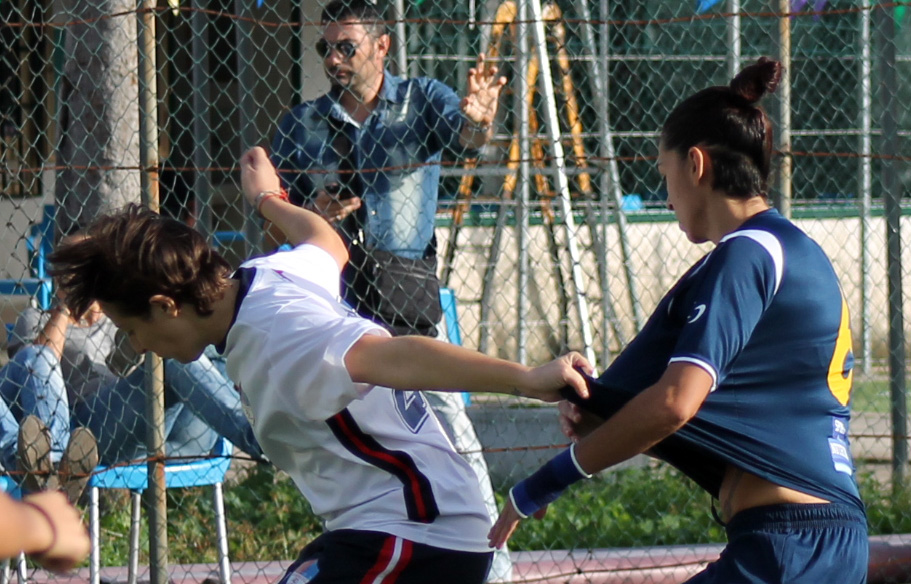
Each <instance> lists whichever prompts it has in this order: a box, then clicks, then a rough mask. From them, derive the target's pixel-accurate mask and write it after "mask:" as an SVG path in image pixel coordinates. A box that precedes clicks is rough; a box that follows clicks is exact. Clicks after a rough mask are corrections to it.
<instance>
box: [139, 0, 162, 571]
mask: <svg viewBox="0 0 911 584" xmlns="http://www.w3.org/2000/svg"><path fill="white" fill-rule="evenodd" d="M139 8H140V10H139V22H138V39H137V41H138V45H139V46H138V52H139V136H140V139H139V161H140V162H139V164H140V167H141V168H142V172H141V173H140V188H141V192H142V202H143V204H144V205H146V206H148V207H149V208H150V209H152V210H154V211H158V203H159V200H158V165H159V160H158V105H157V104H158V85H157V83H156V71H157V64H156V60H155V49H156V43H155V18H156V14H155V2H154V0H145V1H143V2H142V3H141V4H140V5H139ZM145 388H146V416H147V419H148V434H147V436H146V449H147V451H148V453H149V463H148V466H149V488H148V489H147V490H146V491H145V496H146V504H147V506H148V508H149V571H150V574H149V579H150V583H151V584H167V583H168V581H169V579H170V578H169V575H168V506H167V498H166V496H165V468H164V458H165V454H166V453H165V444H164V443H165V440H164V367H163V365H162V361H161V358H160V357H158V356H157V355H154V354H149V355H148V356H147V358H146V364H145Z"/></svg>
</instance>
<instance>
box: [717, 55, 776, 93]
mask: <svg viewBox="0 0 911 584" xmlns="http://www.w3.org/2000/svg"><path fill="white" fill-rule="evenodd" d="M783 69H784V67H782V65H781V62H780V61H774V60H772V59H769V58H768V57H760V58H759V60H758V61H756V62H755V63H754V64H752V65H750V66H748V67H745V68H744V69H743V70H742V71H741V72H740V73H738V74H737V76H736V77H734V79H732V80H731V85H730V87H731V91H733V92H734V93H735V94H737V95H739V96H740V97H742V98H743V99H745V100H747V101H748V102H750V103H756V102H757V101H759V100H760V99H762V96H764V95H765V94H766V93H774V92H775V90H776V89H778V84H779V83H781V72H782V71H783Z"/></svg>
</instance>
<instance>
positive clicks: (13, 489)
mask: <svg viewBox="0 0 911 584" xmlns="http://www.w3.org/2000/svg"><path fill="white" fill-rule="evenodd" d="M0 491H3V492H4V493H6V494H7V495H9V496H10V497H13V498H14V499H20V498H22V489H21V488H20V487H19V484H18V483H17V482H16V481H14V480H13V479H12V477H9V476H6V475H2V476H0ZM16 576H17V577H18V578H19V582H20V584H25V583H26V582H28V565H26V563H25V554H24V553H21V554H19V559H18V561H17V563H16ZM9 581H10V561H9V560H4V561H3V567H2V568H0V582H2V584H7V583H8V582H9Z"/></svg>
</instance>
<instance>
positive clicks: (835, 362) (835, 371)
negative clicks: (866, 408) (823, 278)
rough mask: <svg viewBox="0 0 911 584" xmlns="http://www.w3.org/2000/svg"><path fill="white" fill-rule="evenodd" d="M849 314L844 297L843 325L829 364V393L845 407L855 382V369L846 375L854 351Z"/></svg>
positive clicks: (842, 305) (839, 327)
mask: <svg viewBox="0 0 911 584" xmlns="http://www.w3.org/2000/svg"><path fill="white" fill-rule="evenodd" d="M850 320H851V319H850V316H849V314H848V303H847V302H845V298H844V296H842V298H841V323H840V324H839V325H838V338H836V339H835V351H834V352H833V353H832V361H830V362H829V391H831V392H832V395H834V396H835V399H837V400H838V403H840V404H841V405H843V406H845V405H848V400H849V399H851V384H852V382H853V381H854V369H853V368H851V369H849V370H848V374H847V375H845V368H846V366H847V361H848V358H849V356H850V355H851V351H852V350H853V343H852V341H851V323H850Z"/></svg>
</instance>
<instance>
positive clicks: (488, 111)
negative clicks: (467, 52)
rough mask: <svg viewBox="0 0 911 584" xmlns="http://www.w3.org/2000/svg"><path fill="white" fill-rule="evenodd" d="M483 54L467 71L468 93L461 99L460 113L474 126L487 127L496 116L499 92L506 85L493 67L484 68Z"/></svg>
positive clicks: (504, 79)
mask: <svg viewBox="0 0 911 584" xmlns="http://www.w3.org/2000/svg"><path fill="white" fill-rule="evenodd" d="M484 60H485V57H484V53H481V54H480V55H478V63H477V65H476V66H475V67H473V68H471V69H469V70H468V91H467V92H466V93H465V97H464V98H462V103H461V106H462V113H463V114H464V115H465V117H466V118H467V119H468V120H469V121H470V122H471V123H472V124H474V125H475V126H489V125H490V124H492V123H493V121H494V118H495V117H496V115H497V107H498V105H499V100H500V91H501V90H502V89H503V86H504V85H506V78H505V77H498V76H497V68H496V67H495V66H493V65H490V66H487V67H485V63H484Z"/></svg>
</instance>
